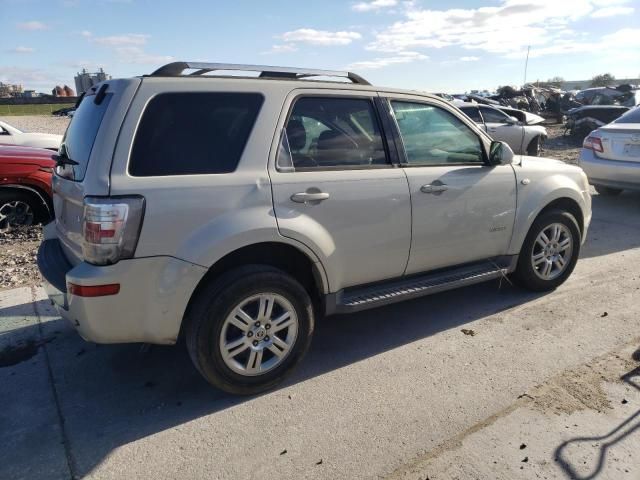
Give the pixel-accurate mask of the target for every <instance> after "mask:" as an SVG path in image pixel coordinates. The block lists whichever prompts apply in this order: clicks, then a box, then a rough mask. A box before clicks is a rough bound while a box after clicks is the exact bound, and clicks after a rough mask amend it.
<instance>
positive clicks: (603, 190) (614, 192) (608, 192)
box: [593, 185, 622, 197]
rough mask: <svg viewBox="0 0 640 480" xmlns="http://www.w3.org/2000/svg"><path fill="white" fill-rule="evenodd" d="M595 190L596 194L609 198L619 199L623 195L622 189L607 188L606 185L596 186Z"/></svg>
mask: <svg viewBox="0 0 640 480" xmlns="http://www.w3.org/2000/svg"><path fill="white" fill-rule="evenodd" d="M593 188H595V189H596V192H598V194H600V195H604V196H607V197H617V196H618V195H620V194H621V193H622V189H621V188H613V187H605V186H604V185H594V186H593Z"/></svg>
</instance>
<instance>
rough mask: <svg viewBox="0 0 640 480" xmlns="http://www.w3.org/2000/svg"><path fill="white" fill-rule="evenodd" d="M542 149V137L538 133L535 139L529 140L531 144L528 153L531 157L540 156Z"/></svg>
mask: <svg viewBox="0 0 640 480" xmlns="http://www.w3.org/2000/svg"><path fill="white" fill-rule="evenodd" d="M541 151H542V137H540V136H539V135H538V136H537V137H535V138H534V139H533V140H531V142H529V146H528V147H527V155H529V156H531V157H539V156H540V152H541Z"/></svg>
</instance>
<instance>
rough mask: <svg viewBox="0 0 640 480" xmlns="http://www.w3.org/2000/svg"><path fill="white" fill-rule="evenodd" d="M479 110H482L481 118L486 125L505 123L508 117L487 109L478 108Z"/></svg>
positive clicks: (497, 111)
mask: <svg viewBox="0 0 640 480" xmlns="http://www.w3.org/2000/svg"><path fill="white" fill-rule="evenodd" d="M480 110H482V116H483V117H484V121H485V122H486V123H507V117H508V115H507V114H506V113H503V112H501V111H499V110H494V109H493V108H489V107H480Z"/></svg>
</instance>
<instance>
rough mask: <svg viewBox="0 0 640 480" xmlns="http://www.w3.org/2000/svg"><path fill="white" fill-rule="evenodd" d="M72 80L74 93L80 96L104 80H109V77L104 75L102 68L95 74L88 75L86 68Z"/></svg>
mask: <svg viewBox="0 0 640 480" xmlns="http://www.w3.org/2000/svg"><path fill="white" fill-rule="evenodd" d="M74 80H75V81H76V92H78V95H81V94H83V93H84V92H86V91H87V90H89V89H90V88H91V87H93V86H94V85H96V84H98V83H100V82H104V81H105V80H111V75H108V74H106V73H105V71H104V70H103V69H102V68H101V69H100V70H99V71H98V72H95V73H89V72H87V69H86V68H83V69H82V72H79V73H78V74H77V75H76V76H75V78H74Z"/></svg>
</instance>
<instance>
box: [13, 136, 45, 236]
mask: <svg viewBox="0 0 640 480" xmlns="http://www.w3.org/2000/svg"><path fill="white" fill-rule="evenodd" d="M55 163H56V162H55V161H54V160H53V159H52V158H51V150H45V149H42V148H31V147H13V146H5V145H0V232H6V231H8V230H9V229H10V228H11V227H12V226H17V225H32V224H34V223H37V222H46V221H48V220H49V219H50V218H51V216H52V213H53V205H52V203H51V196H52V194H51V175H52V173H53V168H54V166H55Z"/></svg>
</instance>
